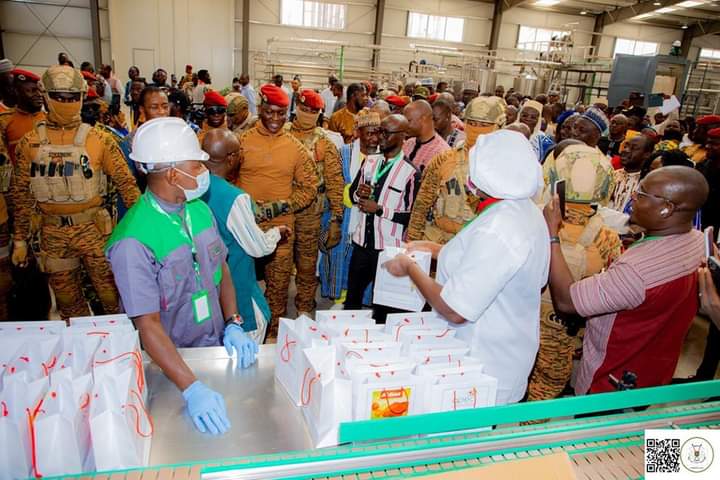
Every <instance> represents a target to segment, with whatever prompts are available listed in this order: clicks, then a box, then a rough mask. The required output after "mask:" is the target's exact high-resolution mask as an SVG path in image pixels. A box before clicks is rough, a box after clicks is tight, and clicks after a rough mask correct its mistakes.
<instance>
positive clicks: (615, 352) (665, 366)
mask: <svg viewBox="0 0 720 480" xmlns="http://www.w3.org/2000/svg"><path fill="white" fill-rule="evenodd" d="M707 195H708V185H707V182H706V181H705V179H704V178H703V176H702V175H701V174H700V173H699V172H697V171H695V170H692V169H690V168H686V167H664V168H660V169H658V170H655V171H654V172H652V173H650V174H649V175H648V176H647V177H645V179H644V180H642V181H641V182H640V185H639V187H638V189H637V190H636V191H635V193H634V194H633V211H632V216H631V217H630V221H631V222H632V223H635V224H637V225H638V226H640V227H642V228H644V229H645V237H644V238H643V239H642V240H640V241H638V242H636V243H635V244H634V245H633V246H632V247H630V249H628V250H627V251H626V252H625V253H624V254H623V255H621V256H620V257H619V258H618V259H617V260H616V261H615V262H614V263H613V264H612V265H611V266H610V267H609V268H608V269H607V271H605V272H603V273H600V274H597V275H594V276H592V277H589V278H586V279H583V280H580V281H578V282H574V281H573V277H572V275H571V273H570V269H569V268H568V265H567V263H566V261H565V259H564V258H563V254H562V250H561V249H560V243H559V240H558V230H559V228H560V225H561V222H562V217H561V215H560V212H559V206H558V205H559V201H558V198H557V197H556V198H554V199H553V201H552V202H550V204H548V206H547V207H546V208H545V212H544V213H545V218H546V220H547V223H548V229H549V231H550V243H551V245H552V259H551V262H550V291H551V294H552V297H553V301H554V303H555V307H556V310H557V311H559V312H562V313H564V314H579V315H581V316H583V317H586V318H587V319H588V321H587V330H586V333H585V338H584V340H583V358H582V362H581V366H580V371H579V374H578V378H577V382H576V384H575V393H576V394H585V393H599V392H607V391H612V390H614V388H615V387H614V386H613V384H612V383H611V382H610V381H609V376H610V375H614V376H615V377H616V378H621V377H622V376H623V373H624V372H625V371H631V372H634V373H635V374H636V375H637V378H638V379H637V385H638V387H651V386H657V385H664V384H668V383H670V380H671V379H672V375H673V372H674V371H675V366H676V364H677V361H678V358H679V356H680V351H681V349H682V344H683V340H684V338H685V334H686V333H687V330H688V328H689V327H690V323H691V322H692V319H693V317H694V316H695V313H696V312H697V307H698V298H697V270H698V268H699V267H700V265H701V264H702V263H703V261H704V260H705V259H704V242H703V235H702V234H701V233H700V232H698V231H697V230H694V229H693V227H692V221H693V218H694V216H695V212H696V211H697V209H698V208H700V207H701V206H702V205H703V204H704V203H705V200H706V199H707Z"/></svg>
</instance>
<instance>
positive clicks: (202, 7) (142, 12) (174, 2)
mask: <svg viewBox="0 0 720 480" xmlns="http://www.w3.org/2000/svg"><path fill="white" fill-rule="evenodd" d="M109 10H110V12H109V13H110V16H109V18H110V32H111V36H112V59H113V62H114V64H115V68H116V71H117V72H119V76H120V78H122V79H125V78H126V75H127V69H128V68H129V67H130V66H131V65H133V64H134V63H136V61H138V60H142V61H143V62H145V63H146V65H145V66H143V68H142V69H141V74H142V75H143V76H145V77H146V78H147V79H148V80H150V78H151V76H152V70H154V69H156V68H164V69H166V70H167V71H168V74H172V73H176V74H177V75H178V76H180V75H182V74H183V73H184V69H185V64H188V63H189V64H192V65H194V66H195V71H197V70H199V69H201V68H207V69H209V70H210V73H211V75H212V77H213V83H214V84H216V85H218V86H219V87H221V86H225V85H229V84H230V81H231V79H232V75H233V71H234V70H235V68H234V65H233V59H234V57H233V46H234V41H235V34H234V21H233V19H234V14H235V0H215V1H214V2H213V5H212V8H208V6H207V4H206V3H205V2H193V1H191V0H110V2H109ZM151 58H152V65H149V64H148V62H149V61H150V59H151Z"/></svg>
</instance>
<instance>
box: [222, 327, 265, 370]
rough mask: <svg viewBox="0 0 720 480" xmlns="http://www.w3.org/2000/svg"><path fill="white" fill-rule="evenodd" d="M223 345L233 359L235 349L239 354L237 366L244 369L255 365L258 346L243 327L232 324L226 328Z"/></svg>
mask: <svg viewBox="0 0 720 480" xmlns="http://www.w3.org/2000/svg"><path fill="white" fill-rule="evenodd" d="M223 345H225V350H227V353H228V355H230V356H231V357H232V354H233V348H234V349H235V351H236V352H237V360H238V361H237V364H238V365H239V366H241V367H242V368H247V367H249V366H250V365H252V364H253V363H255V355H257V353H258V346H257V343H255V342H254V341H253V340H252V339H251V338H250V337H249V336H248V334H247V333H245V331H244V330H243V329H242V327H241V326H240V325H238V324H236V323H231V324H230V325H228V326H227V327H225V335H223Z"/></svg>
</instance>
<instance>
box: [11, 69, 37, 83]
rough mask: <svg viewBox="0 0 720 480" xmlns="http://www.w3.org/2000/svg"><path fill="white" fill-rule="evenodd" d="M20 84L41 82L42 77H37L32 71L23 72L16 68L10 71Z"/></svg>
mask: <svg viewBox="0 0 720 480" xmlns="http://www.w3.org/2000/svg"><path fill="white" fill-rule="evenodd" d="M10 73H12V74H13V77H14V78H15V81H18V82H39V81H40V77H39V76H37V75H35V74H34V73H33V72H31V71H30V70H23V69H22V68H14V69H12V70H11V71H10Z"/></svg>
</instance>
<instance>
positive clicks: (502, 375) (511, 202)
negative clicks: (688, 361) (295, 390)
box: [0, 53, 720, 433]
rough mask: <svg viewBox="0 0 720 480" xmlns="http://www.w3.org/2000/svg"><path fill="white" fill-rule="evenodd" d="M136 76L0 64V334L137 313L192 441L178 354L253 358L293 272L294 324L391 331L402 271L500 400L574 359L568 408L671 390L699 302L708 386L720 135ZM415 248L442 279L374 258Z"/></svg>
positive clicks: (442, 89)
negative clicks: (709, 248)
mask: <svg viewBox="0 0 720 480" xmlns="http://www.w3.org/2000/svg"><path fill="white" fill-rule="evenodd" d="M141 75H142V72H140V70H139V69H138V68H137V67H131V68H130V69H129V71H128V77H129V80H128V81H127V82H126V83H125V85H124V86H123V84H122V83H121V82H120V81H119V79H118V78H117V77H116V76H115V74H114V73H113V70H112V68H111V67H110V66H108V65H103V66H102V67H101V68H100V69H99V72H97V73H96V72H95V69H94V67H93V65H91V64H90V63H89V62H83V64H82V65H81V66H80V69H79V70H78V69H75V67H74V65H72V62H71V61H70V60H69V59H68V57H67V55H65V54H63V53H61V54H60V55H59V56H58V65H54V66H51V67H50V68H48V69H47V70H46V71H45V72H44V73H43V74H42V75H41V76H40V75H37V74H35V73H33V72H30V71H27V70H23V69H19V68H15V67H14V66H13V65H12V62H11V61H10V60H8V59H4V60H1V61H0V100H2V103H0V139H1V141H0V179H1V180H2V182H0V190H1V193H2V195H0V256H2V258H0V320H7V319H24V318H28V319H30V318H35V319H37V318H47V316H48V314H49V310H50V301H49V298H50V297H49V291H50V290H51V291H52V294H53V295H54V299H55V304H56V306H57V310H58V312H59V314H60V316H61V317H62V318H64V319H67V318H69V317H74V316H84V315H89V314H91V313H92V314H110V313H117V312H120V311H124V312H125V313H127V314H128V315H129V316H130V317H131V318H132V319H133V321H134V322H135V325H136V327H137V328H138V330H139V332H140V336H141V339H142V342H143V346H144V349H145V350H146V351H147V352H148V353H149V354H150V356H151V357H152V358H153V359H154V360H155V361H156V362H157V363H158V365H159V366H160V367H161V368H162V369H163V371H164V372H165V373H166V374H167V375H168V377H169V378H170V379H171V380H172V381H173V382H174V383H175V384H176V385H177V386H178V388H179V389H180V390H181V391H182V392H183V396H184V397H185V399H186V401H187V403H188V409H189V411H190V413H191V415H192V416H193V418H194V419H196V426H197V427H198V429H199V430H201V431H209V432H211V433H219V432H222V431H225V430H227V429H228V428H229V427H230V426H229V422H228V421H227V417H226V415H225V414H224V408H225V407H224V403H223V401H222V398H221V397H220V396H219V395H218V394H217V393H216V392H214V391H212V390H210V389H209V388H208V387H207V386H205V385H204V384H202V382H200V381H198V380H197V378H196V377H195V376H194V374H193V373H192V371H191V370H190V369H189V368H188V367H187V365H186V364H185V363H184V361H183V360H182V358H181V357H180V356H179V355H178V353H177V348H178V347H197V346H211V345H225V347H226V348H227V349H228V353H229V354H232V353H233V351H236V352H237V355H238V362H239V364H240V365H241V366H243V367H245V366H247V365H250V364H251V363H253V361H254V355H255V353H256V352H257V345H258V344H260V343H263V342H269V343H272V342H274V341H275V340H276V337H277V329H278V320H279V318H280V317H282V316H284V315H286V310H287V304H288V292H289V287H290V282H291V279H292V276H293V275H294V276H295V285H296V287H297V293H296V295H295V299H294V301H295V305H296V307H297V311H298V313H308V314H311V313H312V312H313V310H314V309H315V308H316V298H317V295H318V289H319V294H320V295H321V296H322V297H325V298H328V299H330V300H332V301H333V302H334V303H335V305H336V306H335V307H333V308H344V309H359V308H363V307H364V306H365V307H367V306H369V307H371V308H372V309H373V310H374V315H373V316H374V318H375V319H376V320H377V321H378V322H380V323H382V322H384V320H385V317H386V315H387V314H388V313H396V312H399V310H397V309H394V308H392V307H389V306H385V305H376V304H373V301H372V297H373V295H372V283H373V280H374V278H375V273H376V271H377V268H378V267H380V268H386V269H387V270H388V271H389V272H390V273H391V274H393V275H396V276H409V277H410V278H411V279H412V281H413V282H414V284H415V285H416V286H417V288H418V290H420V292H421V293H422V294H423V296H424V297H425V299H426V300H427V306H426V307H427V308H428V309H429V308H432V309H433V310H435V311H436V312H437V313H438V314H439V315H441V316H442V317H443V318H445V319H446V320H447V321H448V323H449V325H452V326H453V328H457V329H458V337H459V338H464V339H465V340H467V341H468V343H469V344H470V345H471V348H472V354H473V355H475V356H477V357H479V358H480V359H481V361H482V362H483V364H484V365H486V367H487V372H488V373H489V374H490V375H493V376H495V377H497V378H498V380H499V387H498V402H499V403H508V402H517V401H521V400H522V399H524V398H525V399H528V400H541V399H550V398H555V397H557V396H560V395H562V394H563V392H564V391H566V389H567V388H568V384H569V382H570V379H571V374H572V371H573V364H574V359H576V358H577V357H578V356H579V357H580V362H579V369H578V374H577V378H576V380H575V381H574V385H573V386H574V390H575V392H576V393H577V394H585V393H594V392H604V391H611V390H613V389H615V388H616V387H617V385H615V384H614V383H613V382H614V380H613V379H614V378H620V377H622V375H623V374H624V373H625V372H627V371H630V372H633V373H634V374H635V376H636V377H637V386H638V387H646V386H654V385H663V384H667V383H670V382H671V381H672V379H673V378H672V377H673V373H674V370H675V367H676V364H677V361H678V359H679V356H680V352H681V349H682V344H683V341H684V337H685V334H686V333H687V331H688V329H689V327H690V324H691V322H692V320H693V318H694V317H695V315H696V314H697V312H698V308H701V309H702V311H704V312H705V313H706V314H707V315H709V316H710V317H711V318H712V320H713V321H714V323H713V324H711V329H710V334H709V336H708V342H707V347H706V352H705V356H704V359H703V363H702V365H701V366H700V368H699V369H698V372H697V374H696V376H695V378H696V379H700V380H704V379H712V378H713V377H714V374H715V371H716V369H717V366H718V362H719V361H720V338H719V337H720V330H718V327H717V325H718V324H720V296H718V294H717V293H716V291H715V288H714V283H713V278H712V275H711V274H710V273H709V271H708V270H707V269H706V268H705V265H706V262H707V257H706V256H705V246H704V242H703V238H704V237H703V235H702V234H701V233H700V232H699V230H701V229H704V228H706V227H709V226H712V227H715V232H717V231H718V229H720V210H718V208H717V205H718V202H719V201H720V197H719V196H720V116H717V115H707V116H702V117H699V118H697V119H695V118H692V117H686V118H684V119H680V117H679V112H678V111H677V110H675V111H673V112H670V113H668V114H663V113H661V112H648V110H647V109H646V108H645V107H643V105H644V104H645V99H644V97H643V95H642V94H640V93H638V92H633V93H632V94H630V96H629V98H628V99H627V100H626V101H625V102H623V104H622V105H618V106H615V107H614V108H611V107H610V106H609V105H608V102H607V100H606V99H603V98H596V99H594V100H593V101H592V102H591V104H590V105H587V106H584V105H574V106H572V107H569V108H568V107H567V106H566V105H565V104H563V103H562V102H561V98H560V94H559V92H555V91H549V92H547V94H540V95H537V96H535V97H530V96H527V95H523V94H522V93H520V92H515V91H514V90H513V89H509V90H508V91H507V92H506V91H505V89H504V88H503V87H502V86H498V87H497V88H495V90H494V91H493V92H479V91H478V88H477V85H475V84H473V83H472V82H469V83H466V84H464V85H463V86H462V89H460V90H459V91H454V92H453V91H450V90H449V83H448V82H445V81H439V82H437V84H434V85H432V84H428V83H427V82H423V83H421V82H417V81H415V80H408V81H406V82H404V84H398V85H394V84H391V85H378V84H376V83H373V82H372V81H364V82H358V83H350V84H348V85H343V84H342V82H341V81H339V80H338V79H337V78H336V77H335V76H330V77H329V78H328V85H327V88H325V89H323V90H322V91H316V90H313V89H309V88H304V87H303V86H302V81H301V79H300V78H299V77H297V76H296V77H294V78H293V79H292V80H291V81H290V82H289V83H286V82H285V81H284V79H283V77H282V76H281V75H275V76H274V77H273V78H272V79H271V81H270V82H269V83H266V84H263V85H262V86H260V87H259V88H258V90H257V91H256V90H255V89H254V88H253V86H252V85H251V82H250V78H249V76H248V75H247V74H246V73H243V74H242V75H238V76H237V77H236V78H234V79H233V81H232V85H231V86H230V87H228V88H225V89H221V90H217V89H215V87H214V85H213V83H212V79H211V76H210V73H209V72H208V71H207V70H200V71H198V72H197V74H196V73H194V72H193V67H192V66H191V65H187V67H186V70H185V74H184V75H183V76H182V77H181V78H180V79H179V81H178V80H177V78H176V76H175V75H172V76H171V78H170V82H169V83H168V74H167V72H166V71H165V70H163V69H158V70H156V71H155V72H154V73H153V74H152V82H147V81H146V79H145V77H143V76H141ZM123 104H124V105H125V107H123ZM124 111H127V112H129V113H128V116H127V117H126V116H125V114H124ZM563 182H564V190H559V188H558V187H557V185H559V184H561V183H563ZM558 191H560V192H561V193H562V192H564V196H563V198H562V199H561V198H559V195H558ZM403 246H405V247H407V251H408V253H411V252H412V251H413V250H426V251H429V252H430V253H431V254H432V256H433V258H434V259H435V261H436V263H435V266H434V268H433V271H434V272H435V274H434V275H429V274H427V273H425V272H423V271H422V270H421V269H419V268H418V267H417V265H416V264H415V263H414V262H413V260H412V259H411V256H409V255H399V256H397V257H395V258H394V259H393V260H391V261H389V262H387V263H385V264H383V265H380V266H379V265H378V259H379V257H380V253H381V252H382V250H383V249H385V248H386V247H403ZM32 272H35V273H34V274H33V273H32ZM37 272H42V273H37ZM259 282H262V283H263V284H264V289H262V288H261V284H260V283H259ZM698 282H700V283H699V285H700V286H699V287H698ZM48 287H49V288H48ZM698 288H699V294H698ZM28 291H30V292H31V293H30V294H28V293H27V292H28Z"/></svg>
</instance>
